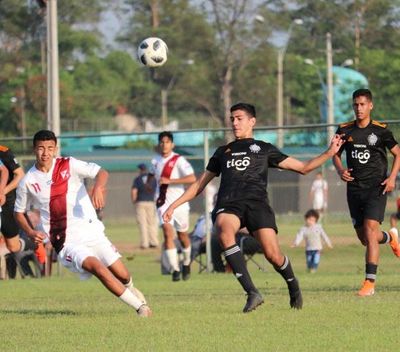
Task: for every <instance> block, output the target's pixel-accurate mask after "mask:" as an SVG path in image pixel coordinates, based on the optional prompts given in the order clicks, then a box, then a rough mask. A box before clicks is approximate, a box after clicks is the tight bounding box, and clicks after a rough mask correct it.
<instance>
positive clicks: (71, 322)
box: [0, 218, 400, 352]
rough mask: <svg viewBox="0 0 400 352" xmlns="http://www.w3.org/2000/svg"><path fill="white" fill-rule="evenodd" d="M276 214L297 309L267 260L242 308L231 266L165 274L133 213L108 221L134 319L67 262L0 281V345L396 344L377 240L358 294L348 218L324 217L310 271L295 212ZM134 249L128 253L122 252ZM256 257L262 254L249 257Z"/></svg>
mask: <svg viewBox="0 0 400 352" xmlns="http://www.w3.org/2000/svg"><path fill="white" fill-rule="evenodd" d="M284 222H285V220H284V218H280V219H279V220H278V223H279V224H280V235H279V236H280V241H281V243H282V248H283V250H284V251H285V253H286V254H288V255H289V256H290V258H291V260H292V262H293V266H294V268H295V271H296V273H297V275H298V277H299V279H300V282H301V285H302V288H303V295H304V309H303V310H301V311H293V310H290V309H289V304H288V295H287V289H286V286H285V284H284V282H283V281H282V279H281V278H280V276H279V275H278V274H276V273H275V272H274V270H273V269H272V268H271V266H270V265H269V264H265V268H266V270H267V272H261V271H260V270H258V269H257V268H256V266H255V265H254V264H252V263H250V264H249V270H250V272H251V273H252V276H253V278H254V281H255V283H256V285H257V286H258V287H259V288H260V290H261V292H262V293H263V294H264V296H265V304H264V305H262V306H261V307H259V308H258V309H257V310H256V311H255V312H252V313H250V314H246V315H245V314H242V313H241V310H242V308H243V305H244V303H245V296H244V294H243V292H242V290H241V288H240V286H239V284H238V283H237V281H236V280H235V279H234V277H233V276H232V275H231V274H207V273H203V274H197V273H196V270H197V266H196V265H194V266H193V275H192V279H191V280H189V281H188V282H182V281H180V282H177V283H173V282H172V281H171V279H170V277H169V276H162V275H161V274H160V263H159V258H158V253H156V252H154V251H153V252H150V251H149V252H147V253H143V252H140V251H139V250H135V249H134V246H133V245H134V244H137V242H138V239H137V230H136V226H135V224H134V223H133V222H124V223H118V224H117V223H109V224H107V228H108V231H107V232H108V234H109V237H110V239H111V240H112V241H113V242H114V243H115V244H117V246H119V247H120V248H123V249H124V250H123V253H122V254H123V255H124V261H125V263H126V264H127V266H128V268H129V269H130V270H131V272H132V273H133V275H134V281H135V283H136V285H137V286H138V287H139V288H140V289H141V290H142V291H143V292H144V293H145V294H146V296H147V298H148V300H149V302H150V304H151V306H152V309H153V312H154V315H153V317H152V318H150V319H139V318H138V317H137V316H136V313H135V312H133V311H132V310H131V309H129V307H128V306H126V305H124V304H123V303H121V302H120V301H119V300H118V299H116V298H115V297H113V296H112V295H111V294H109V293H108V292H107V291H106V290H105V289H104V288H103V287H102V285H101V284H100V283H99V282H98V281H97V280H96V279H91V280H89V281H84V282H80V281H79V279H78V278H77V277H76V276H74V275H72V274H70V273H69V272H68V271H66V270H62V271H61V275H60V276H57V275H53V276H52V277H50V278H45V279H41V280H35V279H25V280H7V281H1V282H0V321H1V323H2V328H1V330H0V331H1V332H0V339H1V343H2V345H3V347H4V349H3V348H2V349H1V350H4V351H31V350H36V351H216V350H220V351H285V352H286V351H364V350H369V351H395V350H397V348H398V319H399V306H398V295H399V292H400V262H399V260H398V259H397V258H395V257H393V255H392V253H391V251H390V248H389V247H388V246H382V247H381V248H382V250H381V263H380V267H379V277H378V282H377V292H376V294H375V296H373V297H368V298H358V297H356V296H355V292H356V291H357V289H358V288H359V285H360V283H361V282H362V280H363V271H364V263H363V255H364V254H363V253H364V251H363V248H362V247H361V246H360V245H359V244H358V243H357V242H356V240H355V235H354V234H353V230H352V228H351V226H350V224H349V221H348V219H347V218H346V219H344V220H343V223H338V222H336V223H330V224H326V226H325V227H326V230H327V232H328V234H329V235H330V237H331V239H332V241H333V243H334V246H335V248H334V249H333V250H328V251H325V252H324V253H323V255H322V260H321V265H320V268H319V270H318V272H317V273H316V274H308V273H307V272H306V270H305V260H304V251H303V249H302V248H290V247H289V244H290V243H291V241H292V240H293V238H294V235H295V232H296V230H297V229H298V227H299V225H300V222H299V221H297V222H296V221H291V222H290V223H289V224H288V225H285V224H284ZM132 251H133V252H134V254H135V256H134V259H133V260H131V261H127V260H126V259H125V258H126V256H128V255H131V254H132ZM256 259H257V260H258V261H261V262H262V260H263V258H262V257H261V256H258V257H257V258H256Z"/></svg>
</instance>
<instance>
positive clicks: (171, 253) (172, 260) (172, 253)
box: [165, 248, 180, 271]
mask: <svg viewBox="0 0 400 352" xmlns="http://www.w3.org/2000/svg"><path fill="white" fill-rule="evenodd" d="M165 254H166V255H167V258H168V261H169V265H170V266H171V269H172V270H173V271H180V270H179V264H178V251H177V250H176V248H171V249H166V250H165Z"/></svg>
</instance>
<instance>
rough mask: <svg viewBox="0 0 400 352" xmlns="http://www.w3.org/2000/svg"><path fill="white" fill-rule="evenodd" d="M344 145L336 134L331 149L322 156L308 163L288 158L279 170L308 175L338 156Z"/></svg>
mask: <svg viewBox="0 0 400 352" xmlns="http://www.w3.org/2000/svg"><path fill="white" fill-rule="evenodd" d="M343 143H345V141H344V140H343V139H342V138H341V136H340V135H338V134H335V135H334V136H333V138H332V140H331V144H330V145H329V148H328V149H327V150H326V151H325V152H323V153H322V154H320V155H318V156H317V157H315V158H313V159H311V160H308V161H301V160H298V159H295V158H292V157H288V158H286V159H285V160H283V161H282V162H280V163H279V168H281V169H285V170H292V171H296V172H298V173H300V174H302V175H306V174H308V173H309V172H311V171H312V170H315V169H316V168H318V167H320V166H321V165H322V164H323V163H325V162H326V161H328V160H329V159H330V158H332V157H333V156H334V155H335V154H337V153H338V152H339V150H340V147H341V146H342V145H343Z"/></svg>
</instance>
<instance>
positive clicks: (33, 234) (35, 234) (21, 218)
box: [14, 212, 47, 244]
mask: <svg viewBox="0 0 400 352" xmlns="http://www.w3.org/2000/svg"><path fill="white" fill-rule="evenodd" d="M14 218H15V220H16V221H17V223H18V226H19V227H20V228H21V229H22V230H23V231H24V232H25V233H26V234H27V235H28V236H29V237H30V238H32V239H33V241H34V242H35V243H37V244H39V243H42V242H43V240H44V239H45V238H46V237H47V236H46V234H45V233H44V232H42V231H37V230H35V229H33V228H32V227H31V225H30V224H29V222H28V220H27V219H26V217H25V213H20V212H14Z"/></svg>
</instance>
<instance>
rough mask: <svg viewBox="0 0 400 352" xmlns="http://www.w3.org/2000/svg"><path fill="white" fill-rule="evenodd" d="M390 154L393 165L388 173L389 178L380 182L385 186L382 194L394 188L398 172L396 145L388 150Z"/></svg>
mask: <svg viewBox="0 0 400 352" xmlns="http://www.w3.org/2000/svg"><path fill="white" fill-rule="evenodd" d="M390 152H391V153H392V155H393V164H392V170H391V172H390V175H389V177H388V178H387V179H386V180H384V181H383V182H382V185H384V186H385V188H384V190H383V194H385V193H386V192H391V191H393V190H394V189H395V188H396V178H397V174H398V173H399V170H400V147H399V145H398V144H396V145H395V146H394V147H393V148H392V149H390Z"/></svg>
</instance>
